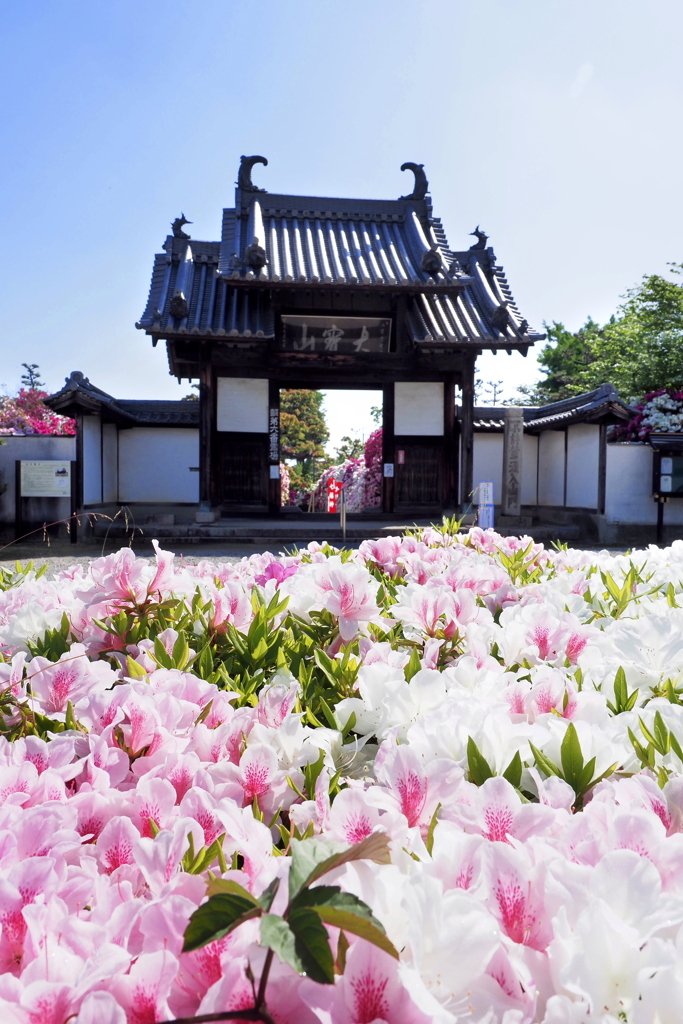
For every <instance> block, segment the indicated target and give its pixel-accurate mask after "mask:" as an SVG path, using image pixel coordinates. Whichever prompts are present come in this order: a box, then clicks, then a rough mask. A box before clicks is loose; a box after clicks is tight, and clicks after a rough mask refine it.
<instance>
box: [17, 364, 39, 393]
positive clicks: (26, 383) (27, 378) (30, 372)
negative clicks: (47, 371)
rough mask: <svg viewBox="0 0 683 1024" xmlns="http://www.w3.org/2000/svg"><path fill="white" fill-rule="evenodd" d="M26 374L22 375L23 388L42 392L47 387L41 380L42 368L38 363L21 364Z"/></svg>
mask: <svg viewBox="0 0 683 1024" xmlns="http://www.w3.org/2000/svg"><path fill="white" fill-rule="evenodd" d="M21 365H22V366H23V367H24V369H25V370H26V373H22V375H21V384H22V387H23V388H25V389H26V390H27V391H40V389H41V388H44V387H45V384H44V383H43V381H42V380H41V379H40V367H39V366H38V363H22V364H21Z"/></svg>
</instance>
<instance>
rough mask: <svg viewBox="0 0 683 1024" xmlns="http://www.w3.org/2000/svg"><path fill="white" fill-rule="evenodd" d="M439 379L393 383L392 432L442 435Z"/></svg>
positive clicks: (441, 387) (442, 415) (441, 405)
mask: <svg viewBox="0 0 683 1024" xmlns="http://www.w3.org/2000/svg"><path fill="white" fill-rule="evenodd" d="M443 399H444V394H443V383H440V382H434V383H425V382H420V383H414V382H410V381H399V382H397V383H396V384H394V433H395V434H399V435H401V434H403V435H406V434H407V435H412V436H417V435H426V434H432V435H438V436H442V435H443V427H444V407H443Z"/></svg>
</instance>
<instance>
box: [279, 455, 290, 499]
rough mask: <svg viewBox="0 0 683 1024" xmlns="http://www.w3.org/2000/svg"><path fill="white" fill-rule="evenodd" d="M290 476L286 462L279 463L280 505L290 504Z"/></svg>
mask: <svg viewBox="0 0 683 1024" xmlns="http://www.w3.org/2000/svg"><path fill="white" fill-rule="evenodd" d="M289 487H290V475H289V466H288V465H287V463H286V462H281V463H280V504H281V505H289V504H290V491H289Z"/></svg>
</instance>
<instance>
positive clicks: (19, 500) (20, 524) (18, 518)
mask: <svg viewBox="0 0 683 1024" xmlns="http://www.w3.org/2000/svg"><path fill="white" fill-rule="evenodd" d="M22 462H68V463H69V467H70V468H69V477H70V484H71V487H70V492H69V494H68V495H66V494H65V495H63V496H60V497H47V500H48V501H61V500H62V497H65V498H66V497H68V498H69V501H70V512H69V515H70V523H69V536H70V539H71V543H72V544H76V543H77V541H78V520H77V518H76V515H77V513H78V462H76V461H75V460H72V459H15V461H14V539H15V540H20V539H21V538H22V537H23V536H25V534H24V529H25V527H27V526H30V525H32V524H31V523H28V522H27V521H26V520H25V518H24V502H25V501H28V500H29V497H31V496H28V497H24V495H23V494H22V493H21V464H22ZM43 500H46V499H45V498H44V499H43ZM47 525H52V524H47V523H43V527H46V526H47ZM29 532H34V531H29ZM26 536H28V534H26Z"/></svg>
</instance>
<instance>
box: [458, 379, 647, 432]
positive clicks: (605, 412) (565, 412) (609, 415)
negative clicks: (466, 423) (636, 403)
mask: <svg viewBox="0 0 683 1024" xmlns="http://www.w3.org/2000/svg"><path fill="white" fill-rule="evenodd" d="M523 409H524V430H525V431H526V433H528V434H538V433H540V432H541V431H542V430H553V429H557V430H561V429H564V427H566V426H570V425H571V424H572V423H595V422H597V421H600V420H606V421H607V422H612V423H614V422H616V421H617V420H628V419H630V418H631V416H632V415H633V409H632V408H631V407H630V406H629V405H627V404H626V402H623V401H622V400H621V398H619V395H618V394H617V392H616V390H615V388H614V387H613V385H612V384H601V385H600V387H599V388H596V389H595V391H589V392H587V393H586V394H584V395H576V396H574V397H572V398H565V399H562V401H560V402H552V403H550V404H549V405H534V406H531V405H527V406H524V407H523ZM504 428H505V407H504V406H475V408H474V429H475V431H478V432H481V431H486V432H493V433H495V432H497V431H501V430H503V429H504Z"/></svg>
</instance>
